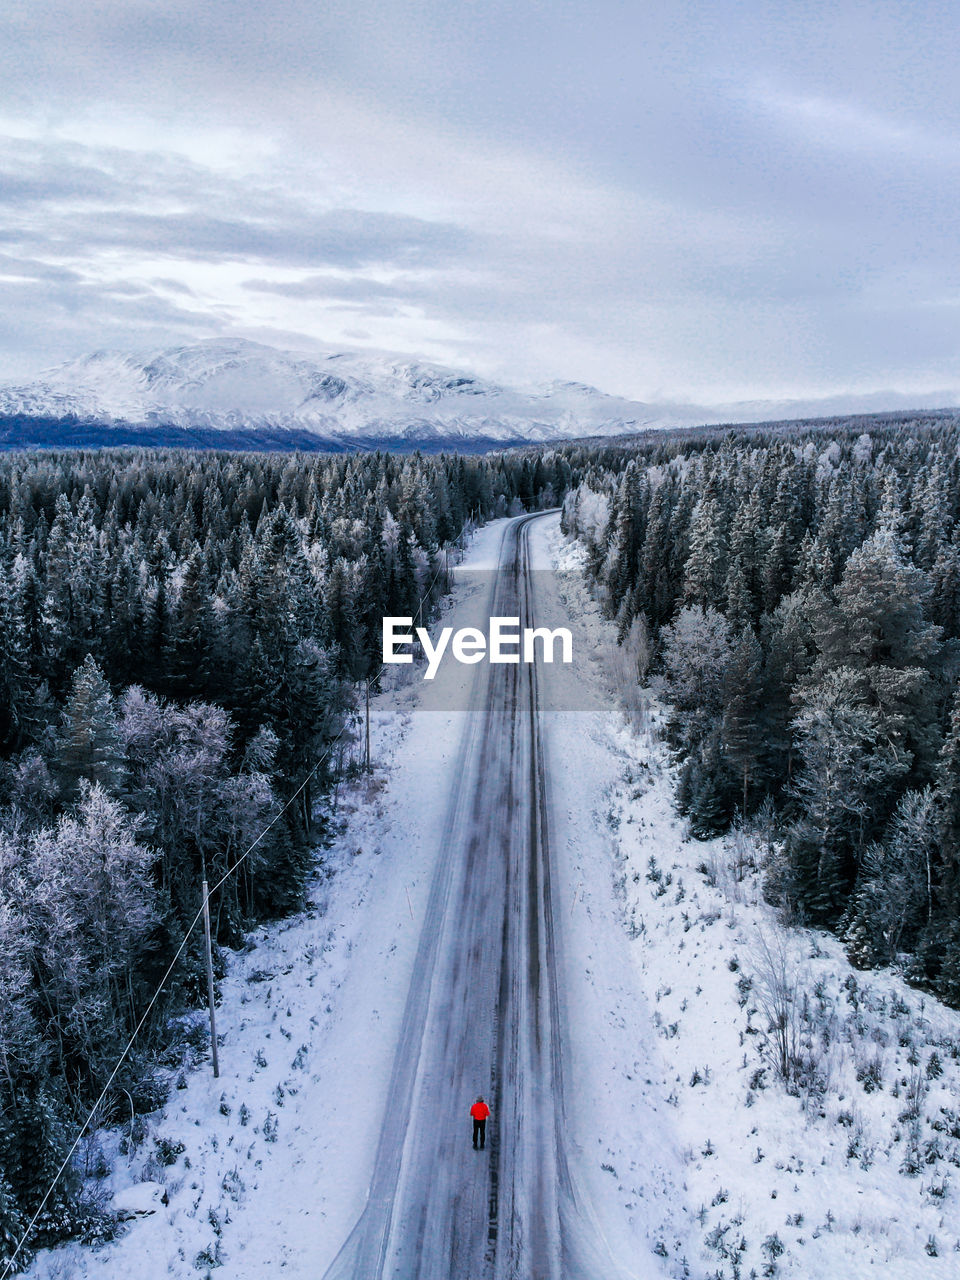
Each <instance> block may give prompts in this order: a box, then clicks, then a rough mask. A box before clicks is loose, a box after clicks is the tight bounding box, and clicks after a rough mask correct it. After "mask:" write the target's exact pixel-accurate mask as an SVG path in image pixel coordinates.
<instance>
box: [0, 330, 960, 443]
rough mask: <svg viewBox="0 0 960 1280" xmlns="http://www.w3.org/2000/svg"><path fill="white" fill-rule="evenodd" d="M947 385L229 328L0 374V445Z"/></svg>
mask: <svg viewBox="0 0 960 1280" xmlns="http://www.w3.org/2000/svg"><path fill="white" fill-rule="evenodd" d="M958 402H960V395H958V393H957V392H955V391H943V392H934V393H930V394H927V395H922V396H919V395H911V396H906V395H903V394H899V393H897V392H876V393H873V394H870V395H859V396H858V395H847V396H834V397H832V398H830V399H823V400H803V401H801V400H791V401H770V400H768V401H751V402H749V403H748V402H740V403H737V404H725V405H712V406H706V405H696V404H682V403H662V404H645V403H643V402H640V401H636V400H626V399H621V398H619V397H616V396H610V395H606V394H605V393H604V392H602V391H598V390H597V389H596V388H595V387H591V386H586V385H585V384H583V383H580V382H566V381H564V382H554V383H551V384H550V385H549V386H547V387H540V388H536V389H533V390H526V391H523V390H518V389H516V388H511V387H506V386H501V385H499V384H497V383H494V382H490V381H486V380H484V379H482V378H479V377H477V376H475V375H473V374H469V373H464V372H458V371H457V370H453V369H447V368H444V367H442V366H440V365H434V364H430V363H427V362H426V361H422V360H416V359H411V358H409V357H405V356H399V355H390V354H385V353H379V352H369V351H358V350H350V349H343V350H330V351H320V352H318V353H316V354H314V353H311V354H309V355H308V354H304V353H300V352H290V351H279V350H276V349H275V348H273V347H269V346H265V345H263V344H262V343H258V342H249V341H246V340H243V339H212V340H209V341H206V342H199V343H196V344H194V345H192V346H182V347H170V348H167V349H166V350H163V351H154V352H148V353H145V354H130V353H122V352H111V351H97V352H94V353H93V354H92V355H87V356H82V357H80V358H79V359H76V360H71V361H68V362H67V363H66V364H63V365H59V366H58V367H57V368H54V369H49V370H47V371H45V372H44V373H41V374H40V375H39V376H38V378H37V379H36V381H34V382H32V383H29V384H26V385H7V386H3V385H0V447H6V448H11V447H17V446H21V445H53V446H57V445H62V446H77V445H80V446H83V445H103V444H154V445H178V444H180V445H200V446H204V447H211V446H213V447H216V446H223V447H227V448H238V447H239V448H280V449H289V448H299V449H355V448H360V449H365V448H375V447H386V448H393V449H413V448H420V449H427V450H437V449H442V448H461V449H468V450H471V451H472V450H483V449H490V448H496V447H502V446H509V445H517V444H525V443H543V442H549V441H560V440H570V439H575V438H578V437H583V436H598V435H600V436H608V435H621V434H625V433H630V432H637V431H640V430H643V429H644V428H662V427H684V426H697V425H702V424H706V423H745V422H763V421H767V422H770V421H776V420H780V421H783V420H795V419H800V418H815V417H827V416H830V417H832V416H836V415H839V414H856V413H860V414H864V413H878V412H884V411H895V410H902V409H912V410H927V409H934V408H942V407H943V406H947V405H955V404H957V403H958Z"/></svg>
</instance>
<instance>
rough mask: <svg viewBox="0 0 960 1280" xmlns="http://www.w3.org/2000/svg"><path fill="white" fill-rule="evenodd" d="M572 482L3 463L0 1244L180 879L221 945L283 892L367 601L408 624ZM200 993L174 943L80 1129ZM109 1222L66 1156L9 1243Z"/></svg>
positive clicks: (354, 669) (108, 1112) (179, 896)
mask: <svg viewBox="0 0 960 1280" xmlns="http://www.w3.org/2000/svg"><path fill="white" fill-rule="evenodd" d="M570 479H571V472H570V467H569V463H568V462H567V461H566V460H565V459H563V458H561V457H559V456H557V455H554V456H553V457H552V458H551V459H547V460H541V459H540V458H537V457H526V456H524V457H514V458H512V459H507V458H503V457H499V458H495V459H491V460H483V459H478V458H463V457H455V456H451V457H439V458H424V457H422V456H420V455H413V456H409V457H404V458H398V457H394V456H391V455H387V454H380V453H374V454H363V455H349V456H347V455H340V456H336V457H330V456H326V457H319V456H314V457H307V456H302V455H292V456H291V455H279V454H258V455H253V454H250V455H238V454H228V453H217V454H211V453H207V454H204V453H187V452H178V453H168V452H148V451H139V452H132V451H110V452H97V451H90V452H86V453H71V452H59V453H40V454H7V455H5V456H4V457H2V458H0V558H2V574H0V655H2V660H0V1258H2V1257H3V1253H4V1250H6V1251H7V1256H9V1251H11V1250H12V1248H13V1246H14V1244H15V1243H16V1241H17V1239H18V1238H19V1237H20V1235H21V1234H22V1231H23V1229H24V1228H25V1226H26V1225H27V1223H28V1222H29V1221H30V1219H31V1217H32V1216H33V1214H34V1213H35V1211H36V1210H37V1208H38V1207H39V1205H40V1203H41V1200H42V1198H43V1195H44V1193H45V1191H46V1189H47V1187H48V1186H49V1184H50V1182H51V1181H52V1178H53V1174H54V1173H55V1172H56V1170H57V1168H58V1166H59V1164H60V1161H61V1160H62V1158H63V1155H64V1153H65V1152H66V1150H67V1147H68V1145H69V1141H70V1140H71V1139H72V1135H73V1134H74V1133H75V1132H76V1130H77V1127H78V1125H79V1122H80V1119H81V1117H83V1116H84V1115H85V1114H86V1111H87V1109H88V1108H89V1106H90V1105H91V1104H92V1102H93V1101H94V1100H95V1099H96V1098H97V1097H98V1096H99V1093H100V1091H101V1090H102V1089H103V1088H104V1086H105V1084H106V1083H107V1081H108V1079H109V1075H110V1072H111V1070H112V1068H113V1066H114V1064H115V1062H116V1061H117V1059H118V1057H119V1055H120V1053H121V1050H122V1049H123V1047H124V1046H125V1044H126V1043H127V1040H128V1038H129V1036H130V1034H131V1032H132V1030H133V1028H134V1027H135V1026H136V1024H137V1022H138V1020H139V1018H140V1017H141V1015H142V1014H143V1012H144V1010H145V1009H146V1007H147V1002H148V1000H149V998H150V995H151V994H152V992H153V991H154V990H155V988H156V985H157V982H158V981H159V979H160V977H161V975H162V974H163V972H164V971H165V969H166V968H167V966H168V964H169V963H170V961H171V959H172V957H173V956H174V954H175V952H176V949H177V947H178V946H179V944H180V940H181V938H182V937H183V935H184V932H185V930H186V927H187V925H188V924H189V923H190V922H191V921H192V920H193V918H194V917H195V915H196V913H197V910H198V907H199V905H200V902H201V896H200V892H201V890H200V886H201V878H202V874H203V872H204V871H205V872H206V874H207V877H208V879H209V881H210V882H211V884H213V883H215V882H216V881H218V880H219V879H220V878H221V877H222V876H223V875H224V874H225V873H227V872H230V871H231V870H232V869H233V868H234V867H235V866H236V867H237V872H236V874H235V875H231V876H230V877H229V879H227V881H226V883H225V884H224V886H223V889H222V890H221V891H220V892H219V893H218V894H216V895H215V897H214V899H213V904H212V907H213V913H214V920H213V924H214V929H215V936H216V940H217V942H218V943H221V944H223V943H225V944H228V945H236V944H239V943H240V942H242V940H243V931H244V930H245V929H249V928H250V927H252V925H253V924H254V923H255V922H256V921H257V920H261V919H263V918H266V917H270V916H275V915H278V914H282V913H285V912H289V911H291V910H294V909H296V908H297V907H298V906H299V905H301V904H302V898H303V889H304V884H305V880H306V876H307V874H308V872H309V870H310V868H311V867H312V866H313V865H314V862H315V856H316V855H315V852H314V849H315V845H316V842H317V840H318V839H319V838H321V837H322V832H318V831H315V830H312V829H311V824H312V821H313V808H314V806H313V800H312V797H313V795H314V794H315V792H316V791H317V789H323V788H324V787H326V786H329V785H330V784H331V782H332V781H333V780H334V778H335V776H336V774H337V771H338V769H339V768H341V767H342V763H341V762H342V759H343V752H342V750H338V751H332V752H330V754H329V756H328V757H327V758H326V759H324V753H325V751H327V749H328V748H329V747H330V745H331V743H333V742H334V741H335V740H337V739H338V735H341V734H342V733H344V731H345V733H344V737H342V738H341V739H340V742H341V744H342V743H343V742H344V740H345V739H346V738H348V737H349V734H350V732H351V729H352V724H353V721H354V720H355V704H356V691H357V689H358V687H359V682H361V681H364V680H366V679H368V678H370V677H375V676H376V672H377V670H378V668H379V664H380V646H381V634H380V632H381V619H382V616H383V615H384V614H400V615H411V616H412V615H417V614H418V613H419V614H420V616H421V618H422V620H423V621H424V622H426V621H428V620H429V618H430V616H431V614H432V612H433V611H434V609H435V607H436V604H437V602H438V600H439V599H440V597H441V595H442V594H443V592H444V591H445V590H446V589H447V584H446V581H445V577H444V573H443V566H444V559H445V557H444V550H445V548H447V547H449V546H451V544H453V543H454V542H455V541H456V540H457V539H458V538H460V537H461V535H462V533H463V532H464V530H465V529H466V528H467V527H468V526H469V525H470V524H471V523H474V524H475V523H481V522H483V521H485V520H488V519H490V518H491V517H493V516H497V515H504V514H507V513H510V512H517V511H521V510H525V509H529V510H534V509H537V508H538V507H540V506H542V505H553V504H555V502H556V501H557V499H558V497H559V496H561V495H562V493H563V492H564V491H565V490H566V488H567V487H568V485H569V483H570ZM318 763H320V767H319V768H317V766H318ZM314 771H315V772H314ZM311 775H312V779H311ZM305 780H309V782H310V785H307V786H304V787H303V790H302V792H301V794H300V795H299V796H298V797H297V798H296V801H295V803H293V804H291V805H290V806H289V807H288V808H287V809H286V811H285V812H282V810H283V808H284V806H285V805H286V804H287V802H288V801H289V800H290V799H291V798H292V797H294V796H296V793H297V791H298V789H299V788H301V786H303V784H304V782H305ZM273 820H276V821H274V825H273V826H272V827H270V830H269V832H268V833H267V835H266V837H265V838H263V839H262V840H261V841H260V843H259V844H258V845H257V847H256V849H255V851H254V853H253V855H252V856H250V857H249V858H247V859H246V860H244V861H243V862H242V865H238V863H239V860H240V859H241V858H242V855H243V853H244V851H245V850H246V849H247V848H248V846H249V845H250V844H251V842H252V841H253V840H254V839H255V838H256V837H257V836H259V835H260V833H261V832H262V831H263V830H264V829H265V828H266V827H267V825H268V824H269V823H270V822H271V821H273ZM201 936H202V935H201ZM203 990H204V988H203V984H202V956H201V952H200V946H199V943H198V940H197V936H196V935H194V937H193V939H192V940H191V944H190V946H189V949H188V951H187V952H186V954H185V955H184V956H183V957H182V958H181V961H180V963H179V964H178V966H177V968H176V969H175V971H174V975H173V978H172V981H171V983H170V986H169V989H168V990H166V992H165V993H164V997H163V999H162V1000H161V1001H159V1002H158V1003H157V1004H156V1006H155V1007H154V1009H153V1010H152V1012H151V1016H150V1019H149V1022H148V1024H147V1026H146V1028H145V1030H144V1033H143V1034H142V1036H141V1037H140V1039H139V1040H138V1042H137V1046H136V1050H135V1052H134V1053H133V1054H132V1055H131V1057H130V1058H129V1059H128V1061H127V1062H126V1063H125V1065H124V1067H123V1069H122V1071H121V1073H120V1075H119V1076H118V1077H117V1079H116V1080H115V1082H114V1084H113V1086H112V1087H111V1088H110V1090H109V1092H108V1095H107V1098H106V1100H105V1102H104V1104H103V1106H102V1108H101V1110H100V1112H99V1113H98V1116H97V1122H98V1123H105V1122H110V1121H111V1120H115V1119H117V1118H119V1117H122V1116H128V1117H129V1114H130V1109H131V1108H133V1110H134V1111H135V1112H138V1113H139V1112H146V1111H150V1110H153V1109H155V1108H156V1107H157V1106H158V1105H159V1103H160V1102H161V1101H162V1097H163V1092H164V1087H163V1084H162V1080H163V1079H165V1078H166V1076H168V1075H169V1072H166V1073H163V1072H158V1070H157V1064H158V1061H159V1060H161V1059H163V1057H164V1055H165V1060H166V1061H168V1062H173V1063H176V1062H177V1061H178V1060H179V1059H180V1057H182V1055H183V1053H184V1051H185V1050H186V1051H189V1045H187V1046H185V1045H183V1044H177V1043H176V1035H177V1034H178V1033H179V1034H181V1035H182V1034H183V1031H184V1025H183V1024H182V1023H181V1022H179V1021H177V1020H174V1019H173V1018H172V1015H174V1014H176V1013H178V1012H181V1011H182V1010H183V1009H184V1008H186V1007H190V1006H196V1004H197V1003H199V1000H200V998H201V992H202V991H203ZM158 1055H159V1058H158ZM108 1229H109V1224H108V1223H105V1220H104V1218H103V1215H101V1214H97V1213H94V1212H93V1210H92V1209H91V1208H90V1206H89V1205H86V1206H85V1205H84V1203H83V1201H82V1198H81V1197H80V1186H79V1180H78V1177H77V1176H76V1173H75V1172H74V1171H73V1170H71V1172H70V1174H69V1175H68V1176H66V1177H64V1178H62V1179H61V1180H60V1182H59V1183H58V1186H57V1191H56V1194H55V1195H54V1197H53V1198H52V1199H51V1200H50V1201H49V1202H48V1204H47V1205H46V1207H45V1209H44V1211H43V1214H42V1216H41V1218H40V1220H39V1221H38V1224H37V1227H36V1229H35V1231H34V1233H33V1234H32V1235H31V1240H30V1243H31V1246H33V1247H36V1246H37V1245H38V1244H41V1243H44V1242H49V1241H52V1240H55V1239H57V1238H59V1237H61V1236H63V1235H65V1234H70V1233H75V1232H81V1233H86V1234H87V1235H94V1236H95V1235H96V1234H97V1233H98V1232H100V1233H102V1232H103V1231H104V1230H108ZM28 1257H29V1250H28V1251H26V1252H24V1253H21V1254H20V1255H18V1258H17V1264H18V1265H19V1264H20V1262H21V1261H26V1260H27V1258H28Z"/></svg>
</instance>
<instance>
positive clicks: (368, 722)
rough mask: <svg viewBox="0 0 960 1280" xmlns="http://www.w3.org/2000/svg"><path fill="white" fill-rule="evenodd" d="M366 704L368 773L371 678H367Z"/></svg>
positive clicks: (368, 761) (367, 761) (368, 765)
mask: <svg viewBox="0 0 960 1280" xmlns="http://www.w3.org/2000/svg"><path fill="white" fill-rule="evenodd" d="M366 702H367V735H366V752H365V755H366V760H365V762H364V763H365V768H366V771H367V773H369V772H370V677H369V676H367V685H366Z"/></svg>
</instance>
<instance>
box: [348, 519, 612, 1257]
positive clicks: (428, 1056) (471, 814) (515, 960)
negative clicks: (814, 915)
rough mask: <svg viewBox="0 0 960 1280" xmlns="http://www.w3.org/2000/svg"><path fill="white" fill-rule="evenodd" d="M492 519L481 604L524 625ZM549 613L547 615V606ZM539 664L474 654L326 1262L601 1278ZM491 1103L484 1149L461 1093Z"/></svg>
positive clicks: (507, 539)
mask: <svg viewBox="0 0 960 1280" xmlns="http://www.w3.org/2000/svg"><path fill="white" fill-rule="evenodd" d="M537 518H538V517H536V516H525V517H520V518H519V519H517V520H515V521H512V522H511V523H510V524H509V525H507V526H506V529H505V533H504V539H503V543H502V546H501V555H500V569H499V572H498V573H497V574H496V575H495V578H494V581H493V585H492V587H491V590H490V597H489V610H490V614H491V616H493V615H505V616H512V617H515V616H519V618H520V625H521V627H524V626H533V625H536V623H535V619H536V617H537V599H536V585H535V578H536V574H534V573H532V572H531V568H530V551H529V539H528V531H529V527H530V524H531V522H532V521H533V520H535V519H537ZM550 625H556V623H555V622H552V623H551V624H550ZM542 681H543V672H542V671H541V670H540V668H539V667H538V665H535V664H531V665H527V664H518V665H512V664H511V665H506V664H505V665H489V664H487V663H483V664H482V665H480V666H478V667H477V668H476V676H475V680H474V689H473V695H472V697H473V701H472V709H471V714H470V715H469V716H468V717H467V726H466V729H465V731H464V734H463V738H462V741H461V743H460V746H459V755H458V758H457V760H456V764H455V766H454V768H455V773H454V778H455V779H459V783H458V784H457V783H455V785H454V789H453V791H452V793H451V799H450V804H449V809H448V812H447V815H446V820H445V828H444V837H443V842H442V847H441V849H440V852H439V855H438V860H437V864H436V871H435V876H434V881H433V884H432V886H431V891H430V897H429V901H428V905H427V910H426V917H425V920H424V924H423V930H422V935H421V940H420V944H419V952H418V955H417V963H416V967H415V970H414V978H413V981H412V984H411V988H410V991H409V995H408V998H407V1003H406V1008H405V1012H404V1019H403V1025H402V1031H401V1035H400V1039H399V1043H398V1046H397V1052H396V1058H395V1062H394V1068H393V1078H392V1082H391V1088H390V1100H389V1103H388V1107H387V1112H386V1116H385V1119H384V1124H383V1129H382V1132H381V1136H380V1141H379V1147H378V1151H377V1157H376V1164H375V1169H374V1172H373V1176H372V1180H371V1185H370V1192H369V1198H368V1202H367V1205H366V1208H365V1210H364V1212H363V1214H362V1216H361V1218H360V1220H359V1221H358V1223H357V1225H356V1227H355V1228H354V1230H353V1232H352V1233H351V1235H350V1237H349V1239H348V1240H347V1241H346V1243H345V1245H344V1247H343V1248H342V1250H341V1252H340V1254H339V1255H338V1256H337V1258H336V1260H335V1261H334V1263H333V1265H332V1266H331V1268H330V1269H329V1271H328V1272H327V1275H326V1277H325V1280H597V1277H599V1276H603V1277H604V1278H605V1280H607V1278H608V1277H610V1276H612V1275H614V1274H617V1275H619V1274H620V1273H619V1272H618V1271H617V1270H616V1268H615V1267H613V1266H612V1265H611V1263H610V1260H609V1259H608V1258H606V1257H605V1255H604V1251H603V1248H602V1245H601V1243H600V1242H599V1241H598V1240H594V1239H592V1238H591V1228H590V1216H589V1214H588V1213H585V1212H584V1208H583V1205H582V1201H581V1199H580V1197H579V1196H578V1193H577V1189H576V1185H575V1183H574V1181H573V1179H572V1178H571V1172H570V1169H569V1167H568V1162H567V1156H566V1150H565V1145H564V1105H565V1099H564V1087H563V1043H564V1022H565V1017H566V1011H565V1010H564V1008H563V1005H562V1002H561V998H560V993H561V984H560V982H559V981H558V970H559V964H558V945H559V943H560V939H559V937H558V927H559V926H558V919H559V915H558V912H557V911H556V910H555V906H554V903H555V901H556V895H557V889H556V887H555V879H556V877H555V872H554V869H553V858H552V853H551V844H550V828H551V823H550V800H549V780H548V777H547V771H546V767H545V758H546V753H545V744H544V732H545V729H544V717H543V715H542V713H541V684H542ZM478 1093H483V1094H484V1095H485V1096H486V1098H487V1100H488V1102H489V1104H490V1107H491V1110H492V1113H493V1115H492V1119H491V1120H490V1121H489V1122H488V1125H487V1129H488V1133H487V1146H486V1150H485V1151H479V1152H478V1151H474V1150H473V1149H472V1147H471V1143H470V1121H469V1116H468V1110H469V1107H470V1104H471V1103H472V1102H473V1100H474V1097H475V1096H476V1095H477V1094H478Z"/></svg>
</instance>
